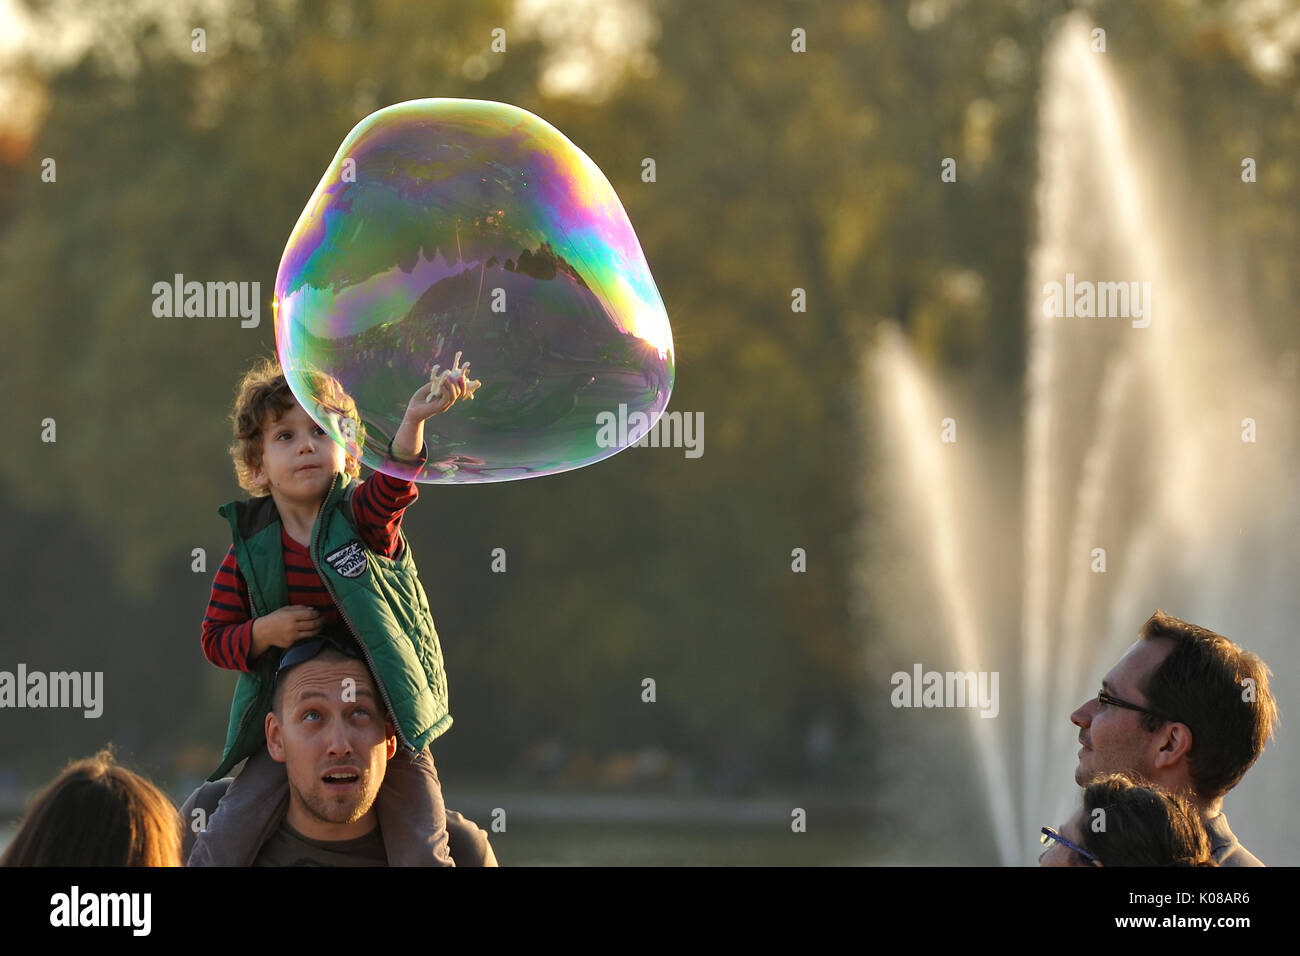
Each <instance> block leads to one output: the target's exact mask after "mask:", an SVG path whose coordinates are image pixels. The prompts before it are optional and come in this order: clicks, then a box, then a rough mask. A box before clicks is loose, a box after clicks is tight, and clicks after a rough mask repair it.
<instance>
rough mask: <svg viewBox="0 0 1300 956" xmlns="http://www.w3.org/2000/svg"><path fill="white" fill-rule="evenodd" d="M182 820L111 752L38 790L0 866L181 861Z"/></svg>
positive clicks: (158, 793) (71, 767)
mask: <svg viewBox="0 0 1300 956" xmlns="http://www.w3.org/2000/svg"><path fill="white" fill-rule="evenodd" d="M180 865H181V818H180V814H178V813H177V812H176V808H175V807H174V806H173V805H172V802H171V801H170V800H168V799H167V797H166V796H164V795H163V793H162V791H161V790H159V789H158V788H157V787H155V786H154V785H153V784H152V783H150V782H149V781H148V780H146V779H144V777H141V776H139V775H138V774H135V773H132V772H131V771H130V770H127V769H126V768H125V767H122V766H120V765H118V764H117V763H116V762H115V761H114V759H113V754H112V753H111V752H110V751H108V750H101V751H100V752H99V753H97V754H95V756H93V757H90V758H87V759H85V760H78V761H75V762H74V763H72V764H69V766H68V768H67V769H66V770H64V771H63V773H61V774H59V775H58V776H57V777H56V778H54V780H53V781H52V782H51V783H50V784H49V786H47V787H46V788H45V789H44V790H42V791H41V792H40V793H39V794H37V796H36V798H35V799H34V800H33V801H32V804H31V808H30V809H29V810H28V811H27V817H26V818H25V819H24V820H23V824H22V827H21V828H20V829H19V831H18V833H17V835H16V836H15V837H14V839H13V842H12V843H10V844H9V849H7V850H6V851H5V854H4V856H3V857H0V866H180Z"/></svg>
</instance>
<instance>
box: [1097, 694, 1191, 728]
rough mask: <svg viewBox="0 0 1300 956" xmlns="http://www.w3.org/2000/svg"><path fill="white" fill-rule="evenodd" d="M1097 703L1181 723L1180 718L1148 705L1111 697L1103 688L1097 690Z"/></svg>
mask: <svg viewBox="0 0 1300 956" xmlns="http://www.w3.org/2000/svg"><path fill="white" fill-rule="evenodd" d="M1097 703H1098V704H1110V705H1112V706H1114V707H1123V708H1124V709H1125V710H1136V711H1137V712H1138V713H1139V714H1150V715H1151V716H1152V717H1157V718H1159V719H1160V720H1164V721H1168V722H1169V723H1171V724H1181V723H1182V721H1181V720H1175V719H1174V718H1173V717H1168V716H1166V715H1164V714H1162V713H1160V712H1159V711H1158V710H1151V709H1150V708H1149V707H1139V706H1138V705H1137V704H1130V703H1129V702H1128V701H1126V700H1120V699H1119V698H1118V697H1112V696H1111V695H1110V694H1108V693H1106V692H1105V691H1104V690H1103V691H1098V692H1097Z"/></svg>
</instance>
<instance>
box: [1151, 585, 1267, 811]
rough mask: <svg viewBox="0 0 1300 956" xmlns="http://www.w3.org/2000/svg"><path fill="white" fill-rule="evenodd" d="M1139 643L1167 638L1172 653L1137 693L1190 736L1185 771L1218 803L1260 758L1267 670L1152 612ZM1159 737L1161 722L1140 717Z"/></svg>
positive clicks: (1206, 633)
mask: <svg viewBox="0 0 1300 956" xmlns="http://www.w3.org/2000/svg"><path fill="white" fill-rule="evenodd" d="M1139 636H1140V637H1142V638H1143V639H1144V640H1146V639H1152V638H1165V639H1167V640H1171V641H1173V644H1174V646H1173V649H1172V650H1171V651H1170V652H1169V655H1168V656H1167V657H1166V658H1165V659H1164V660H1163V661H1161V663H1160V665H1159V666H1158V667H1157V668H1156V669H1155V670H1154V671H1152V672H1151V676H1150V677H1149V678H1148V679H1147V686H1146V687H1145V688H1142V691H1143V693H1144V694H1145V695H1146V698H1147V700H1148V701H1150V702H1151V709H1152V710H1157V711H1160V712H1161V713H1164V714H1168V715H1169V716H1170V717H1173V718H1175V719H1177V720H1178V721H1180V722H1182V723H1184V724H1186V725H1187V726H1188V727H1189V728H1190V729H1191V731H1192V749H1191V750H1190V751H1189V752H1188V755H1187V758H1188V759H1187V762H1188V769H1189V771H1190V774H1191V778H1192V785H1193V786H1194V787H1195V788H1196V792H1197V794H1198V795H1199V796H1200V797H1201V798H1202V799H1213V798H1215V797H1220V796H1223V794H1225V793H1227V792H1228V791H1229V790H1231V789H1232V788H1233V787H1235V786H1236V785H1237V782H1238V781H1240V780H1241V778H1242V776H1243V775H1244V774H1245V773H1246V771H1247V770H1249V769H1250V768H1251V766H1252V765H1253V764H1254V763H1255V761H1256V760H1257V759H1258V758H1259V755H1260V754H1261V753H1263V751H1264V742H1265V741H1266V740H1268V739H1269V738H1270V737H1272V736H1273V731H1274V727H1275V726H1276V724H1277V719H1278V715H1277V704H1276V702H1274V700H1273V695H1272V694H1271V693H1270V692H1269V689H1268V678H1269V676H1270V675H1271V673H1272V672H1271V671H1270V670H1269V669H1268V666H1267V665H1266V664H1265V663H1264V662H1263V661H1262V660H1260V659H1259V657H1257V656H1256V655H1254V654H1252V653H1251V652H1250V651H1248V650H1245V649H1244V648H1241V647H1238V646H1237V645H1236V644H1234V643H1233V642H1232V641H1230V640H1228V639H1227V638H1226V637H1224V636H1223V635H1222V634H1216V633H1215V632H1214V631H1210V630H1207V629H1205V628H1203V627H1197V626H1196V625H1195V624H1188V623H1187V622H1186V621H1181V620H1179V619H1178V618H1176V617H1173V616H1171V615H1169V614H1166V613H1164V612H1163V611H1159V610H1157V611H1156V612H1155V613H1154V614H1152V615H1151V618H1150V620H1148V621H1147V622H1146V624H1144V625H1143V626H1142V631H1141V634H1140V635H1139ZM1142 725H1143V727H1145V728H1146V729H1147V730H1149V731H1155V730H1158V729H1159V728H1160V726H1161V720H1160V719H1159V718H1157V717H1154V716H1152V715H1150V714H1143V715H1142Z"/></svg>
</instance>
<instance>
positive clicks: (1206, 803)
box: [1070, 611, 1277, 866]
mask: <svg viewBox="0 0 1300 956" xmlns="http://www.w3.org/2000/svg"><path fill="white" fill-rule="evenodd" d="M1270 673H1271V672H1270V671H1269V669H1268V667H1267V666H1266V665H1265V664H1264V662H1263V661H1262V660H1260V659H1259V658H1258V657H1257V656H1256V655H1254V654H1252V653H1250V652H1249V651H1247V650H1244V649H1243V648H1241V647H1238V646H1237V645H1236V644H1234V643H1233V642H1232V641H1230V640H1228V639H1227V638H1226V637H1224V636H1223V635H1221V634H1216V633H1214V632H1213V631H1210V630H1207V629H1205V628H1202V627H1197V626H1196V625H1194V624H1188V623H1187V622H1186V621H1181V620H1179V619H1178V618H1176V617H1173V616H1171V615H1168V614H1165V613H1164V612H1163V611H1156V612H1155V614H1153V615H1152V616H1151V618H1150V620H1148V621H1147V622H1146V624H1145V625H1143V628H1142V631H1141V632H1140V634H1139V639H1138V641H1137V643H1136V644H1134V645H1133V646H1132V647H1131V648H1129V650H1128V652H1127V653H1126V654H1125V655H1124V656H1123V657H1121V658H1120V659H1119V662H1118V663H1117V664H1116V665H1115V666H1114V667H1112V668H1111V669H1110V672H1109V673H1108V674H1107V675H1106V676H1105V678H1103V680H1102V682H1101V691H1100V693H1098V695H1097V696H1096V697H1095V698H1092V699H1091V700H1088V701H1087V702H1085V703H1084V704H1083V705H1082V706H1081V707H1079V709H1078V710H1076V711H1075V712H1074V713H1073V714H1071V715H1070V720H1071V722H1072V723H1074V724H1075V725H1076V726H1077V727H1079V743H1080V744H1082V747H1081V749H1080V750H1079V765H1078V767H1077V768H1076V769H1075V772H1074V779H1075V782H1076V783H1078V784H1079V786H1081V787H1086V786H1087V785H1088V784H1089V783H1090V782H1092V781H1093V780H1094V779H1096V778H1097V777H1099V776H1101V775H1103V774H1108V773H1117V772H1118V773H1128V774H1133V775H1137V776H1140V777H1142V778H1144V779H1145V780H1147V781H1148V782H1150V783H1152V784H1155V785H1157V786H1160V787H1162V788H1164V789H1166V790H1169V791H1172V792H1175V793H1183V794H1186V795H1187V796H1188V797H1189V798H1190V799H1191V800H1192V801H1193V802H1194V803H1195V805H1196V808H1197V810H1198V811H1199V813H1200V815H1201V822H1202V823H1203V824H1204V825H1205V829H1206V832H1207V833H1208V834H1209V837H1210V849H1211V855H1212V856H1213V857H1214V860H1215V862H1217V863H1218V864H1219V865H1220V866H1263V865H1264V864H1263V863H1261V862H1260V861H1259V860H1258V859H1257V858H1256V857H1255V856H1254V855H1253V854H1251V853H1250V852H1249V851H1248V850H1246V848H1245V847H1243V846H1242V845H1241V844H1240V843H1239V842H1238V841H1237V838H1236V837H1235V836H1234V835H1233V833H1232V830H1231V829H1229V827H1228V819H1227V817H1226V816H1225V815H1224V814H1223V796H1224V794H1226V793H1227V792H1228V791H1229V790H1231V789H1232V788H1233V787H1234V786H1236V785H1237V783H1238V782H1239V781H1240V780H1241V778H1242V776H1243V775H1244V774H1245V773H1246V771H1247V770H1249V769H1250V768H1251V766H1252V765H1253V764H1254V763H1255V760H1256V759H1257V758H1258V757H1259V755H1260V753H1262V752H1263V750H1264V743H1265V741H1266V740H1267V739H1268V738H1270V737H1271V736H1272V735H1273V729H1274V727H1275V725H1276V723H1277V704H1276V703H1275V702H1274V700H1273V696H1272V694H1271V693H1270V692H1269V687H1268V678H1269V675H1270Z"/></svg>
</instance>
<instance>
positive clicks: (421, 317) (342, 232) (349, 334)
mask: <svg viewBox="0 0 1300 956" xmlns="http://www.w3.org/2000/svg"><path fill="white" fill-rule="evenodd" d="M274 308H275V340H276V347H277V349H278V351H279V354H280V363H281V365H282V366H283V367H284V370H285V376H286V378H287V379H288V381H289V385H290V388H292V389H293V392H294V394H295V395H296V396H297V398H298V400H299V402H300V403H301V404H302V406H303V408H304V409H305V410H306V411H307V412H308V413H309V414H310V415H312V417H313V418H315V419H316V420H317V421H318V422H319V424H321V425H322V426H323V427H324V428H326V430H328V431H329V432H330V433H331V436H332V437H333V438H334V440H335V441H336V442H338V443H339V444H340V445H343V446H344V447H347V448H348V449H349V451H352V452H355V451H356V450H357V444H356V441H355V440H353V441H349V439H352V438H353V437H354V436H353V435H351V434H345V433H344V430H345V429H347V425H346V424H345V425H344V426H343V428H341V427H340V419H339V417H338V416H337V415H333V414H330V412H329V408H328V406H327V405H326V404H325V403H323V400H322V399H321V398H320V396H317V395H316V394H314V393H313V391H312V387H311V384H310V381H309V377H308V374H309V373H311V372H323V373H325V374H328V375H331V376H333V377H334V378H335V379H336V380H337V381H338V383H339V384H340V385H341V386H342V387H343V389H344V390H345V391H346V392H347V393H348V394H349V395H350V396H351V397H352V398H353V399H354V400H355V401H356V403H357V408H358V410H359V412H360V415H361V420H362V421H361V424H362V426H363V428H362V430H361V431H360V432H359V434H360V436H361V440H362V444H361V445H360V449H359V450H360V455H359V458H360V459H361V461H363V462H364V463H365V464H367V465H369V466H370V467H371V468H375V469H377V470H379V471H383V472H386V473H387V474H390V475H395V476H398V477H404V478H413V479H414V480H416V481H421V482H477V481H507V480H511V479H517V478H530V477H534V476H537V475H547V474H555V473H557V472H561V471H567V470H569V469H571V468H580V467H582V466H583V465H588V464H591V463H592V462H595V461H599V460H601V459H602V458H607V457H609V456H610V455H612V454H615V453H617V452H618V451H619V450H620V449H621V447H626V445H627V444H632V443H633V442H635V441H636V440H637V439H638V438H639V437H640V436H641V435H642V434H644V433H645V432H646V431H648V430H649V428H650V427H653V425H654V423H655V421H657V419H658V417H659V415H660V414H662V412H663V410H664V407H665V406H666V405H667V404H668V398H669V395H670V394H671V393H672V388H673V378H674V358H673V340H672V330H671V329H670V328H669V325H668V315H667V313H665V311H664V306H663V301H662V300H661V299H660V297H659V290H658V289H657V288H656V287H655V284H654V280H653V279H652V278H651V275H650V268H649V266H648V265H647V264H646V261H645V256H644V254H643V253H642V252H641V245H640V243H639V242H638V241H637V238H636V233H635V232H633V231H632V224H631V223H630V222H629V221H628V218H627V213H626V212H624V210H623V206H622V204H621V203H620V202H619V200H618V196H616V195H615V194H614V189H613V187H612V186H611V185H610V184H609V180H607V179H606V178H605V176H604V174H603V173H601V171H600V170H599V169H598V168H597V167H596V164H595V163H593V162H592V161H591V160H590V159H589V158H588V157H587V155H586V154H585V153H583V152H582V150H580V149H578V147H576V146H574V145H573V143H571V142H569V140H568V139H566V138H565V137H564V135H563V134H562V133H560V131H559V130H557V129H555V127H553V126H551V125H550V124H549V123H547V122H546V121H545V120H542V119H541V118H539V117H537V116H534V115H533V114H532V113H529V112H527V111H526V110H522V109H519V108H518V107H515V106H510V105H508V104H505V103H493V102H488V101H485V100H463V99H423V100H411V101H409V102H405V103H398V104H395V105H393V106H389V107H387V108H385V109H382V110H379V111H378V112H376V113H373V114H371V115H370V116H368V117H366V118H365V119H364V120H362V121H361V122H360V123H358V124H357V126H356V128H354V129H353V130H352V132H351V133H349V134H348V137H347V139H345V140H344V141H343V145H342V146H341V147H339V151H338V154H337V155H336V156H335V157H334V161H333V162H332V163H331V164H330V166H329V168H328V169H327V170H326V171H325V175H324V176H323V177H322V178H321V181H320V184H319V185H317V187H316V191H315V192H314V193H312V196H311V199H310V201H309V202H308V203H307V207H306V208H305V209H304V210H303V212H302V215H301V216H299V218H298V223H297V225H296V226H295V227H294V230H293V233H292V234H291V235H290V237H289V242H288V244H287V245H286V246H285V250H284V256H283V258H282V259H281V260H280V271H279V273H278V274H277V276H276V280H275V302H274ZM457 352H462V353H463V358H462V361H463V362H469V363H470V364H471V366H472V368H471V377H472V378H475V379H478V380H479V381H481V382H482V386H481V387H480V388H479V389H478V391H477V394H476V395H475V396H474V398H473V400H472V401H470V400H461V401H458V402H457V403H456V404H455V405H454V406H453V407H452V408H451V409H449V410H448V411H446V412H444V413H443V414H440V415H435V416H433V417H432V418H430V419H428V420H427V421H426V422H425V423H424V438H425V444H426V446H427V448H428V461H427V463H426V464H425V465H424V467H422V468H419V467H418V466H410V465H404V464H402V463H401V462H399V461H395V460H393V459H392V458H390V457H389V455H388V443H389V441H390V440H391V439H392V438H393V437H394V436H395V434H396V432H397V429H398V426H399V425H400V424H401V421H402V416H403V414H404V413H405V411H406V406H407V402H408V400H409V399H410V398H411V396H412V395H413V394H414V393H415V391H416V390H417V389H418V388H419V387H420V386H421V385H423V384H425V383H427V382H428V381H429V378H430V373H431V372H432V369H433V366H435V365H437V366H439V367H440V368H441V369H448V368H450V367H451V365H452V360H453V358H454V357H455V354H456V353H457ZM620 406H624V407H623V408H622V409H620ZM637 412H640V413H641V414H642V415H643V416H644V419H636V418H634V417H633V415H634V413H637ZM602 413H608V414H609V415H612V416H617V417H619V418H620V419H621V420H623V421H626V420H628V419H631V420H632V421H633V422H634V423H636V422H639V421H643V422H644V423H645V427H636V428H629V429H627V432H630V433H627V434H625V439H626V441H625V444H624V445H622V446H619V445H617V444H614V445H612V446H610V447H605V446H606V445H609V444H610V443H609V442H608V437H609V432H610V430H609V429H608V428H606V429H602V428H601V423H602V421H603V422H606V423H607V422H608V421H609V418H608V416H602ZM343 421H344V422H346V420H343Z"/></svg>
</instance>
